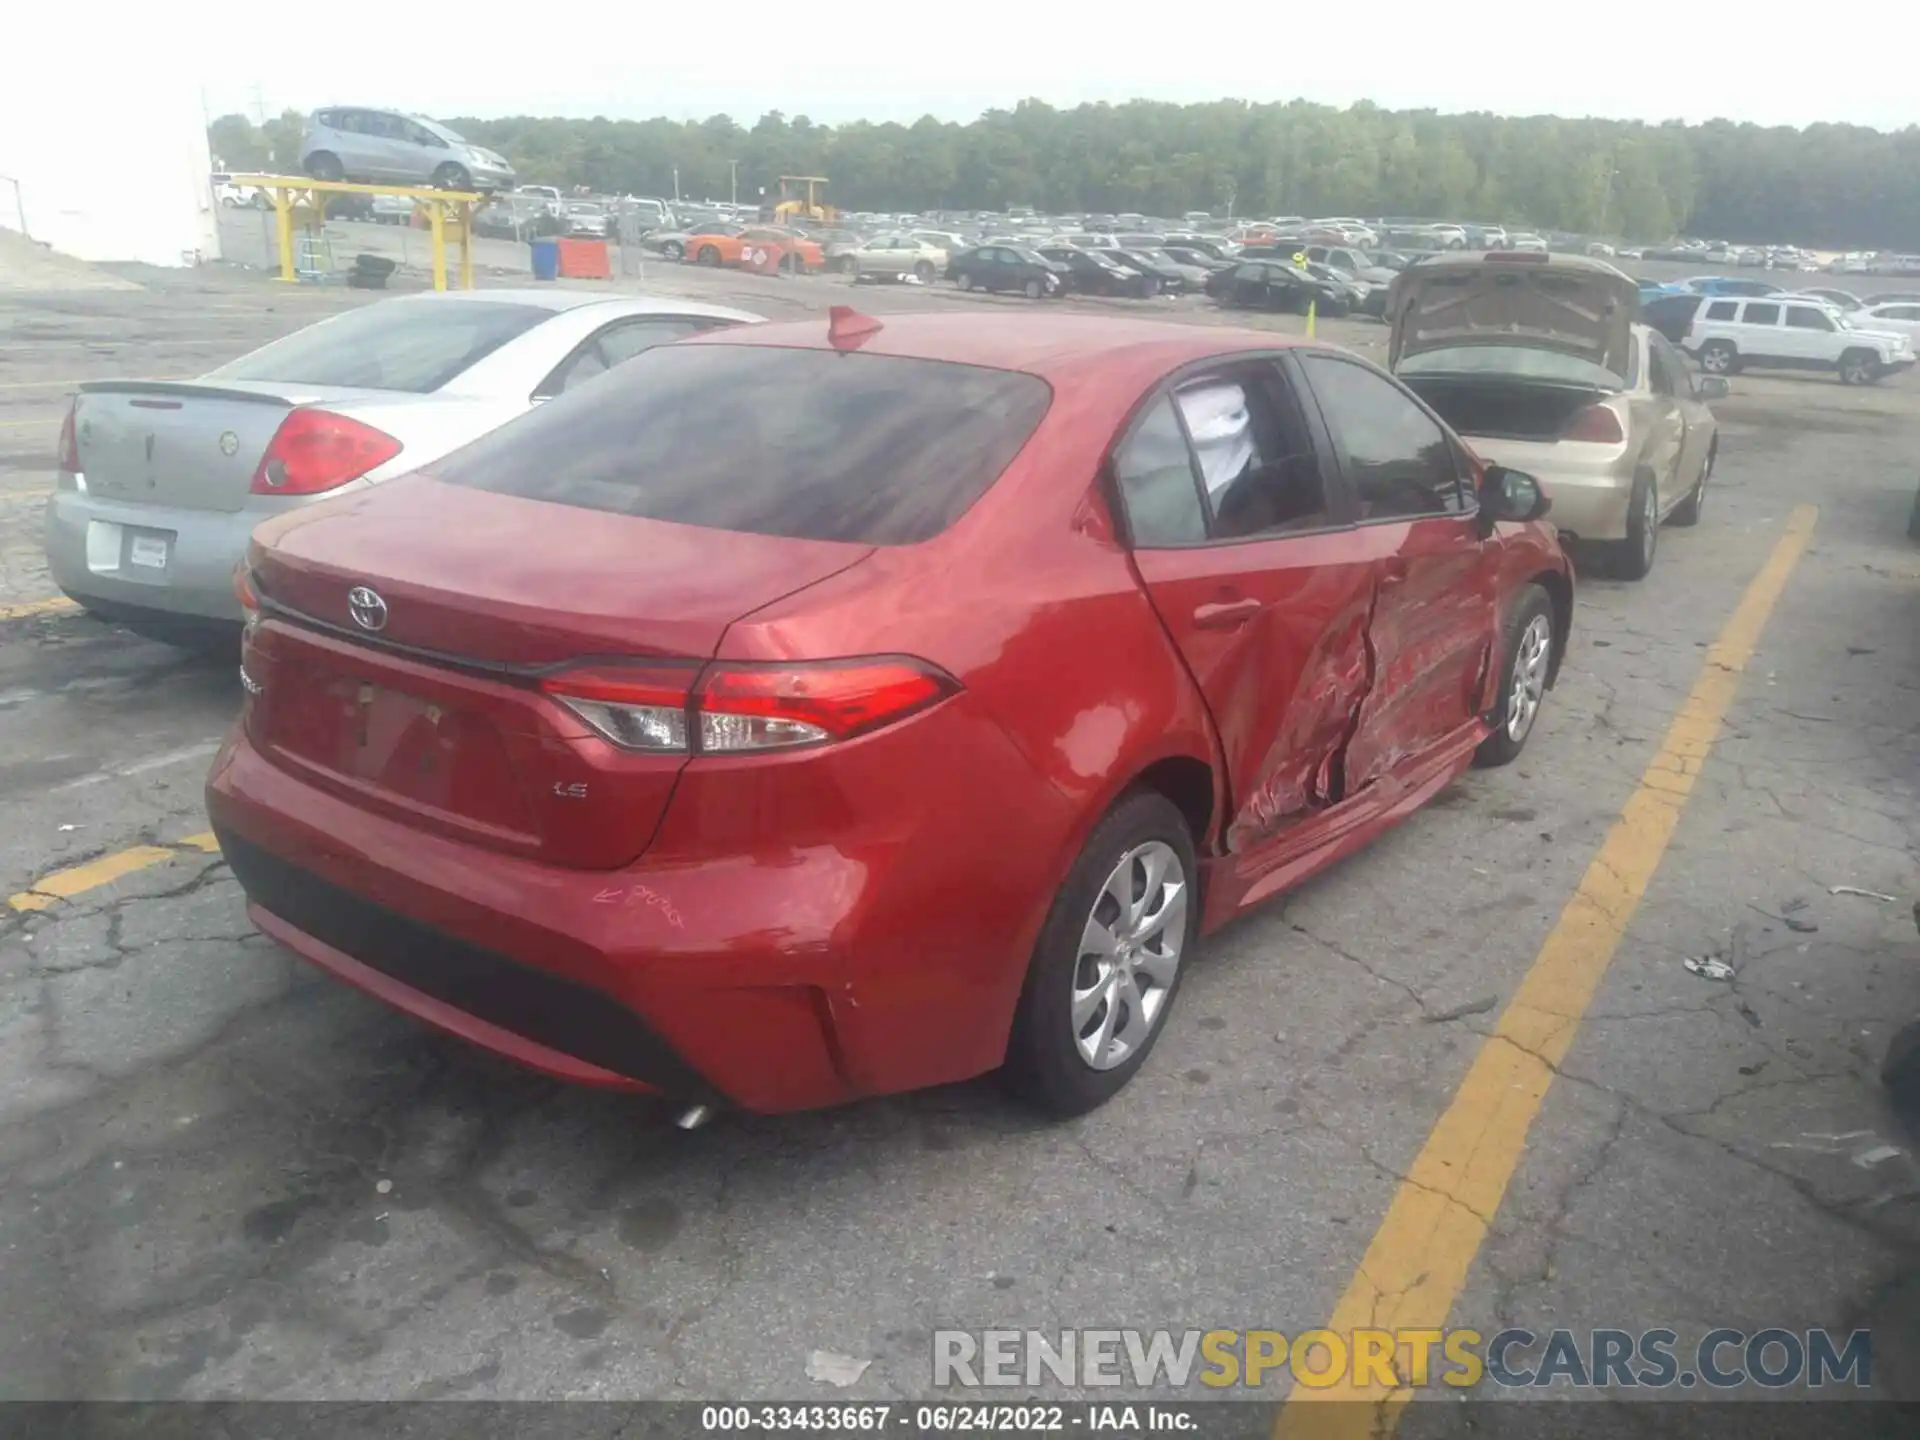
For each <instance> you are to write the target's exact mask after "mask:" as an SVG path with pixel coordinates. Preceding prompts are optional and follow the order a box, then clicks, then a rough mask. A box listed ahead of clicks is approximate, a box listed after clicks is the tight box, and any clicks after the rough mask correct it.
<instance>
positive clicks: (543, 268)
mask: <svg viewBox="0 0 1920 1440" xmlns="http://www.w3.org/2000/svg"><path fill="white" fill-rule="evenodd" d="M528 248H530V249H531V250H532V251H533V278H534V279H536V280H558V279H559V278H560V242H559V241H557V240H532V241H529V242H528Z"/></svg>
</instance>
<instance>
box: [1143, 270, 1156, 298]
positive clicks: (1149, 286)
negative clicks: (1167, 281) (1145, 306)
mask: <svg viewBox="0 0 1920 1440" xmlns="http://www.w3.org/2000/svg"><path fill="white" fill-rule="evenodd" d="M1159 293H1160V277H1159V276H1158V275H1149V276H1147V278H1146V279H1145V280H1143V281H1141V282H1140V294H1141V297H1142V298H1144V299H1147V300H1151V299H1153V297H1154V296H1156V295H1158V294H1159Z"/></svg>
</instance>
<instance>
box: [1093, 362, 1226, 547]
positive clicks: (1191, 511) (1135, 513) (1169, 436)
mask: <svg viewBox="0 0 1920 1440" xmlns="http://www.w3.org/2000/svg"><path fill="white" fill-rule="evenodd" d="M1113 472H1114V478H1115V479H1117V480H1118V481H1119V482H1120V497H1121V500H1122V502H1123V503H1124V504H1125V505H1126V508H1127V528H1128V530H1129V531H1130V532H1131V534H1132V536H1133V543H1134V544H1135V545H1138V546H1141V547H1143V548H1147V549H1152V548H1154V547H1156V546H1162V545H1191V544H1193V543H1194V542H1196V541H1199V540H1204V539H1206V538H1207V519H1206V515H1205V514H1204V513H1203V512H1202V511H1201V509H1200V490H1199V487H1198V486H1197V485H1196V484H1195V482H1194V474H1193V455H1192V452H1191V451H1189V450H1188V449H1187V436H1186V432H1185V431H1184V430H1182V429H1181V428H1180V420H1179V417H1178V416H1176V415H1175V414H1174V413H1173V402H1172V400H1170V399H1165V398H1162V399H1160V400H1157V401H1155V402H1154V405H1153V408H1152V409H1150V410H1149V411H1147V413H1146V414H1145V415H1144V416H1143V417H1142V418H1141V420H1140V423H1139V424H1138V425H1137V426H1135V427H1134V431H1133V433H1132V434H1131V435H1129V436H1128V437H1127V440H1126V443H1125V444H1123V445H1122V446H1121V447H1120V449H1119V451H1118V452H1117V453H1116V454H1115V455H1114V459H1113Z"/></svg>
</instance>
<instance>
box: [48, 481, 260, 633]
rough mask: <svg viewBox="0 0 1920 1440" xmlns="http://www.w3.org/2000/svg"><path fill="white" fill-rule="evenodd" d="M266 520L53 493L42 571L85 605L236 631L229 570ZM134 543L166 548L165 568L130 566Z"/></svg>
mask: <svg viewBox="0 0 1920 1440" xmlns="http://www.w3.org/2000/svg"><path fill="white" fill-rule="evenodd" d="M265 518H266V517H265V516H263V515H261V514H260V513H258V512H257V511H251V510H236V511H232V512H222V511H214V510H179V509H173V508H170V507H167V506H160V505H129V504H125V503H122V502H119V501H113V500H107V499H103V498H101V497H99V496H94V495H87V494H81V493H79V492H77V491H71V490H57V491H55V492H54V494H53V496H52V498H50V499H49V500H48V501H47V509H46V528H45V542H46V552H47V570H48V572H49V573H50V574H51V575H52V577H53V581H54V583H55V584H56V585H58V586H59V587H60V588H61V589H62V590H64V591H66V593H67V594H69V595H71V596H73V597H74V598H75V599H77V600H81V601H83V602H84V601H87V600H102V601H106V602H109V603H110V604H114V605H122V606H128V607H131V608H134V609H139V610H153V611H161V612H165V613H168V614H173V615H190V616H195V617H198V618H202V619H208V620H226V621H232V622H233V623H235V624H238V623H239V621H240V607H239V602H238V601H236V600H235V599H234V595H233V567H234V565H235V564H236V563H238V561H239V560H240V557H241V556H243V555H244V554H246V549H247V539H248V537H249V536H251V535H252V534H253V529H254V526H256V525H258V524H259V523H260V522H261V521H262V520H263V519H265ZM136 537H158V538H163V539H164V540H165V541H166V544H167V563H166V565H165V567H164V568H149V567H146V566H140V565H135V564H133V563H132V560H131V553H132V542H133V540H134V539H135V538H136Z"/></svg>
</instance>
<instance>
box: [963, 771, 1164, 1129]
mask: <svg viewBox="0 0 1920 1440" xmlns="http://www.w3.org/2000/svg"><path fill="white" fill-rule="evenodd" d="M1156 840H1157V841H1161V842H1163V843H1164V844H1166V845H1167V846H1168V847H1170V848H1171V849H1172V850H1173V852H1174V854H1175V855H1176V856H1177V857H1178V858H1179V862H1180V865H1181V867H1182V868H1183V870H1184V871H1185V874H1186V877H1187V881H1186V883H1187V891H1186V916H1185V934H1184V936H1183V938H1182V942H1181V947H1180V956H1179V964H1178V966H1177V967H1176V968H1175V970H1174V973H1173V980H1172V983H1171V984H1170V985H1169V986H1168V988H1167V991H1166V994H1165V997H1164V998H1163V1000H1162V1002H1161V1005H1160V1008H1159V1011H1158V1012H1157V1014H1156V1016H1155V1018H1154V1021H1153V1028H1152V1029H1151V1030H1150V1031H1149V1032H1148V1033H1147V1035H1146V1037H1145V1039H1144V1041H1143V1042H1142V1043H1141V1044H1140V1045H1139V1047H1138V1048H1137V1049H1136V1050H1135V1051H1134V1052H1133V1053H1132V1054H1130V1055H1128V1056H1127V1057H1126V1058H1125V1059H1124V1060H1122V1061H1121V1062H1120V1063H1119V1064H1117V1065H1115V1066H1113V1067H1112V1068H1111V1069H1106V1070H1096V1069H1094V1068H1093V1066H1092V1065H1090V1064H1088V1063H1087V1061H1086V1060H1084V1059H1082V1058H1081V1055H1080V1051H1079V1048H1078V1046H1077V1044H1076V1043H1075V1037H1074V1029H1073V1013H1072V1005H1073V986H1074V983H1075V979H1076V977H1077V976H1078V974H1079V973H1080V966H1081V959H1082V956H1081V953H1080V946H1081V937H1082V935H1083V933H1084V932H1085V930H1086V927H1087V922H1088V917H1089V916H1091V915H1093V914H1094V911H1095V906H1096V905H1097V904H1098V903H1099V901H1100V897H1101V891H1102V888H1103V887H1104V886H1105V884H1106V882H1107V877H1108V876H1109V875H1111V874H1112V873H1113V872H1114V870H1115V868H1116V867H1117V866H1118V865H1119V863H1120V861H1121V859H1122V857H1124V856H1125V855H1126V854H1127V852H1128V851H1130V850H1132V849H1134V848H1135V847H1136V846H1140V845H1144V844H1147V843H1148V842H1150V841H1156ZM1199 873H1200V872H1199V868H1198V861H1197V860H1196V858H1195V855H1194V849H1193V838H1192V836H1191V835H1189V834H1188V832H1187V822H1186V820H1185V819H1184V818H1183V817H1182V816H1181V814H1180V811H1179V810H1178V809H1177V808H1176V807H1175V806H1174V804H1173V802H1172V801H1170V800H1168V799H1167V798H1166V796H1164V795H1162V794H1160V793H1159V792H1158V791H1154V790H1131V791H1128V792H1127V793H1126V794H1125V795H1123V796H1121V797H1120V799H1119V800H1118V801H1117V802H1115V804H1114V807H1113V808H1112V809H1111V810H1109V811H1108V812H1107V813H1106V815H1105V816H1104V817H1103V818H1102V819H1101V821H1100V823H1099V824H1098V825H1096V826H1095V827H1094V829H1093V833H1092V834H1091V835H1089V836H1088V837H1087V843H1086V845H1085V846H1084V847H1083V848H1082V849H1081V851H1080V856H1079V858H1078V859H1076V860H1075V861H1074V862H1073V868H1072V869H1071V870H1069V871H1068V872H1067V878H1066V880H1065V882H1064V883H1063V884H1062V885H1061V886H1060V891H1059V893H1058V894H1057V895H1055V896H1054V900H1053V908H1052V909H1051V910H1049V911H1048V912H1047V920H1046V924H1044V925H1043V926H1042V927H1041V929H1040V938H1039V940H1038V941H1037V942H1036V943H1035V945H1034V947H1033V957H1032V959H1031V960H1030V961H1029V963H1028V966H1027V978H1026V984H1025V985H1024V986H1023V987H1022V990H1021V994H1020V1005H1019V1008H1018V1009H1017V1010H1016V1011H1015V1012H1014V1017H1013V1030H1012V1033H1011V1035H1010V1036H1009V1037H1008V1041H1007V1060H1006V1065H1005V1067H1004V1069H1003V1070H1002V1072H1001V1074H1002V1078H1003V1079H1004V1081H1005V1082H1006V1084H1007V1087H1008V1088H1009V1089H1010V1090H1011V1091H1012V1092H1013V1093H1014V1094H1015V1095H1017V1096H1018V1097H1019V1098H1020V1099H1022V1100H1024V1101H1026V1102H1027V1103H1028V1104H1030V1105H1032V1106H1034V1107H1035V1108H1036V1109H1039V1110H1043V1111H1045V1112H1046V1113H1048V1114H1050V1115H1055V1116H1059V1117H1061V1118H1063V1119H1064V1118H1067V1117H1070V1116H1074V1115H1084V1114H1085V1113H1086V1112H1087V1111H1089V1110H1092V1109H1095V1108H1096V1107H1098V1106H1100V1105H1103V1104H1105V1103H1106V1102H1107V1101H1108V1100H1110V1099H1112V1098H1113V1096H1114V1095H1116V1094H1117V1093H1119V1091H1120V1090H1121V1088H1122V1087H1123V1086H1125V1085H1126V1083H1127V1082H1128V1081H1129V1080H1131V1079H1132V1078H1133V1077H1134V1075H1135V1073H1137V1072H1138V1071H1139V1069H1140V1067H1141V1066H1142V1065H1143V1064H1145V1063H1146V1059H1147V1057H1148V1056H1149V1055H1150V1054H1152V1053H1153V1047H1154V1045H1155V1044H1157V1043H1158V1042H1159V1039H1160V1037H1161V1035H1163V1034H1165V1033H1166V1029H1167V1020H1168V1017H1169V1016H1170V1015H1171V1014H1172V1012H1173V1008H1174V1005H1175V1002H1176V1001H1177V1000H1178V999H1179V993H1180V984H1181V981H1182V980H1183V979H1184V978H1185V976H1186V971H1187V967H1188V966H1190V965H1191V964H1192V963H1193V952H1194V947H1195V944H1196V942H1197V941H1198V939H1199V934H1200V894H1199V889H1198V883H1197V882H1198V877H1199ZM1109 1003H1111V1002H1109Z"/></svg>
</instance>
